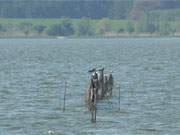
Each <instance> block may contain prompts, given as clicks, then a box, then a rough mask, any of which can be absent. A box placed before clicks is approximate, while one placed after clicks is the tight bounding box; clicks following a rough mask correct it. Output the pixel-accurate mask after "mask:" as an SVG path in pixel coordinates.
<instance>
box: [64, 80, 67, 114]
mask: <svg viewBox="0 0 180 135" xmlns="http://www.w3.org/2000/svg"><path fill="white" fill-rule="evenodd" d="M66 89H67V82H66V81H65V86H64V104H63V112H64V111H65V107H66Z"/></svg>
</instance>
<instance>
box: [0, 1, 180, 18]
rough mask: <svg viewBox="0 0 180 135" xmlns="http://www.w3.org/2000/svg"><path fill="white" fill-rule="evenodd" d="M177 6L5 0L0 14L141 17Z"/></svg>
mask: <svg viewBox="0 0 180 135" xmlns="http://www.w3.org/2000/svg"><path fill="white" fill-rule="evenodd" d="M176 8H180V1H178V0H126V1H124V0H122V1H117V0H111V1H110V0H102V1H99V0H91V1H90V0H70V1H57V0H51V1H50V0H46V1H43V0H39V1H36V0H23V1H22V0H7V1H4V0H3V1H0V17H1V18H61V17H69V18H82V17H88V18H92V19H101V18H111V19H126V18H129V17H132V18H133V19H139V18H140V16H141V15H142V13H143V12H147V11H152V10H166V9H176Z"/></svg>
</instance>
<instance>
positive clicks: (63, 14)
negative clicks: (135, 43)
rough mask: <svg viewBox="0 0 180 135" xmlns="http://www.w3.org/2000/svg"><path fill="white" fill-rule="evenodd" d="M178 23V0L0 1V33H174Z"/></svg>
mask: <svg viewBox="0 0 180 135" xmlns="http://www.w3.org/2000/svg"><path fill="white" fill-rule="evenodd" d="M54 20H56V21H54ZM179 25H180V1H178V0H126V1H125V0H121V1H117V0H91V1H90V0H68V1H65V0H45V1H44V0H39V1H37V0H6V1H4V0H3V1H0V37H6V36H14V35H16V36H18V35H19V36H20V35H21V36H40V35H41V36H83V35H85V36H122V35H125V36H129V35H160V36H162V35H170V36H174V35H179V33H180V30H179V27H180V26H179Z"/></svg>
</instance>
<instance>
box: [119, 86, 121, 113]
mask: <svg viewBox="0 0 180 135" xmlns="http://www.w3.org/2000/svg"><path fill="white" fill-rule="evenodd" d="M120 89H121V87H120V86H119V111H120V105H121V95H120V92H121V90H120Z"/></svg>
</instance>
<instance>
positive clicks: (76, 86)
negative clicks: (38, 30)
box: [0, 38, 180, 135]
mask: <svg viewBox="0 0 180 135" xmlns="http://www.w3.org/2000/svg"><path fill="white" fill-rule="evenodd" d="M92 67H97V68H98V67H99V68H101V67H105V72H107V73H112V74H113V76H114V80H115V85H114V89H113V97H112V99H110V100H104V101H101V102H99V103H98V112H97V122H96V123H91V121H90V119H91V117H90V113H89V111H88V110H87V108H86V106H85V103H84V94H85V88H86V86H87V82H88V79H89V76H90V75H89V74H88V72H87V71H88V70H89V69H91V68H92ZM65 80H67V82H68V88H67V96H66V111H65V112H63V111H62V107H63V94H64V82H65ZM119 86H120V87H121V97H120V98H121V100H120V111H118V108H119V104H118V102H119V101H118V93H119V91H118V87H119ZM49 131H52V132H53V133H48V132H49ZM48 134H55V135H62V134H64V135H95V134H97V135H111V134H113V135H119V134H122V135H179V134H180V39H179V38H120V39H0V135H48Z"/></svg>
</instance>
